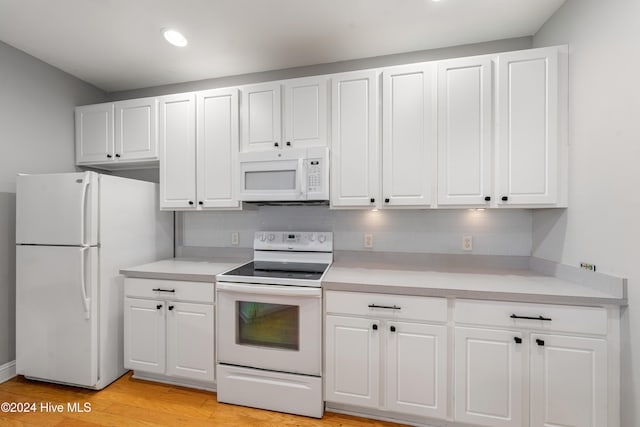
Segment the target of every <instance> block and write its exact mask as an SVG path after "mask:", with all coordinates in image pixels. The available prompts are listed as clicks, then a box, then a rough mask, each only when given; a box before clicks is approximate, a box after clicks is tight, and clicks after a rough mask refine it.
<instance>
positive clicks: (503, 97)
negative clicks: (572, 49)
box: [496, 47, 567, 206]
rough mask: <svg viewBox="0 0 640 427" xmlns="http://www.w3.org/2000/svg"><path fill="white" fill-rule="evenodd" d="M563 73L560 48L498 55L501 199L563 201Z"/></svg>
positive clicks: (529, 202)
mask: <svg viewBox="0 0 640 427" xmlns="http://www.w3.org/2000/svg"><path fill="white" fill-rule="evenodd" d="M559 58H560V59H562V60H561V61H559ZM565 73H566V55H565V54H564V53H563V48H558V47H551V48H543V49H531V50H524V51H519V52H511V53H504V54H500V55H498V72H497V82H498V94H497V114H498V120H497V125H498V138H497V148H498V170H497V183H498V187H497V193H496V195H497V196H498V200H497V202H498V203H499V204H503V205H548V206H566V197H565V194H564V193H565V191H566V190H565V189H566V183H565V181H566V178H565V177H564V176H561V174H563V175H566V172H567V171H566V167H567V161H566V140H565V131H564V126H561V124H562V123H564V122H565V121H566V120H565V119H564V117H565V114H566V90H567V89H566V84H563V81H564V80H565Z"/></svg>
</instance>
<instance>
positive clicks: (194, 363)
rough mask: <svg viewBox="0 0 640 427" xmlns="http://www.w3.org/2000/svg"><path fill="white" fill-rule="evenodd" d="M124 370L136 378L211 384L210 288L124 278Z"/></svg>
mask: <svg viewBox="0 0 640 427" xmlns="http://www.w3.org/2000/svg"><path fill="white" fill-rule="evenodd" d="M208 288H210V289H208ZM183 300H186V301H189V302H184V301H183ZM124 365H125V367H126V368H127V369H133V370H135V371H136V373H138V372H142V373H149V374H158V375H160V376H163V377H164V376H166V377H168V378H169V379H170V378H173V377H176V378H178V379H187V380H196V381H199V382H206V383H212V382H213V381H214V379H215V377H214V373H215V363H214V306H213V284H211V283H200V282H182V281H169V280H151V279H132V278H127V279H126V280H125V313H124Z"/></svg>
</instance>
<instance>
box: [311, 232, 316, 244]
mask: <svg viewBox="0 0 640 427" xmlns="http://www.w3.org/2000/svg"><path fill="white" fill-rule="evenodd" d="M315 240H316V235H315V234H309V241H310V242H313V241H315Z"/></svg>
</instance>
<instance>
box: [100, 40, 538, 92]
mask: <svg viewBox="0 0 640 427" xmlns="http://www.w3.org/2000/svg"><path fill="white" fill-rule="evenodd" d="M531 46H532V38H531V37H520V38H517V39H506V40H497V41H492V42H486V43H477V44H470V45H463V46H454V47H447V48H442V49H431V50H421V51H417V52H406V53H398V54H395V55H385V56H378V57H374V58H364V59H356V60H352V61H342V62H333V63H330V64H318V65H310V66H307V67H297V68H289V69H286V70H274V71H265V72H261V73H252V74H243V75H239V76H228V77H220V78H216V79H207V80H199V81H194V82H186V83H178V84H172V85H166V86H156V87H150V88H145V89H136V90H127V91H122V92H112V93H110V94H109V97H110V99H111V100H114V101H115V100H120V99H131V98H143V97H146V96H157V95H167V94H171V93H181V92H191V91H195V90H203V89H214V88H219V87H229V86H240V85H244V84H250V83H260V82H268V81H274V80H282V79H290V78H295V77H306V76H314V75H321V74H331V73H341V72H344V71H353V70H364V69H367V68H378V67H386V66H390V65H398V64H409V63H412V62H423V61H434V60H438V59H445V58H456V57H461V56H473V55H482V54H485V53H495V52H508V51H511V50H521V49H530V48H531Z"/></svg>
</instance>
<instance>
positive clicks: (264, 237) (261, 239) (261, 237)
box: [260, 234, 267, 242]
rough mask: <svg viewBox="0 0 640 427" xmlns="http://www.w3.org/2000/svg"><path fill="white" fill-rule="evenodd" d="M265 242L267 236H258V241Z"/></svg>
mask: <svg viewBox="0 0 640 427" xmlns="http://www.w3.org/2000/svg"><path fill="white" fill-rule="evenodd" d="M265 240H267V236H265V235H264V234H261V235H260V241H261V242H264V241H265Z"/></svg>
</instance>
